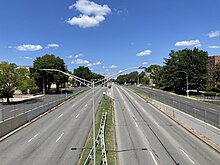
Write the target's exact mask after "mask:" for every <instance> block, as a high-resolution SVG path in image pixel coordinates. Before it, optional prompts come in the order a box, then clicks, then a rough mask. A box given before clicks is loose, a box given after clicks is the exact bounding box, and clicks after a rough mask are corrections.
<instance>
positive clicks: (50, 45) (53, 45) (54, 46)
mask: <svg viewBox="0 0 220 165" xmlns="http://www.w3.org/2000/svg"><path fill="white" fill-rule="evenodd" d="M58 47H60V45H58V44H48V45H47V47H46V48H55V49H56V48H58Z"/></svg>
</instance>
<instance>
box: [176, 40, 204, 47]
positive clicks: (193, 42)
mask: <svg viewBox="0 0 220 165" xmlns="http://www.w3.org/2000/svg"><path fill="white" fill-rule="evenodd" d="M175 46H196V47H200V46H201V43H200V41H199V40H190V41H179V42H176V44H175Z"/></svg>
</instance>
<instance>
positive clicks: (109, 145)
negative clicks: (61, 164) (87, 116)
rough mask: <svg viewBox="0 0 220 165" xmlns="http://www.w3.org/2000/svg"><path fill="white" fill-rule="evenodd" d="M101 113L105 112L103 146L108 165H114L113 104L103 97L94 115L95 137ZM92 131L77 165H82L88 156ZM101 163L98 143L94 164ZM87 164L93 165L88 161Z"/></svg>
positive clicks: (91, 143)
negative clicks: (104, 145)
mask: <svg viewBox="0 0 220 165" xmlns="http://www.w3.org/2000/svg"><path fill="white" fill-rule="evenodd" d="M103 112H107V120H106V127H105V144H106V150H107V160H108V164H109V165H115V164H116V153H115V152H114V151H115V149H116V142H115V124H114V110H113V103H112V100H111V98H109V97H107V96H104V97H103V99H102V101H101V104H100V106H99V110H98V112H97V114H96V136H97V134H98V131H99V125H100V121H101V117H102V114H103ZM92 135H93V134H92V129H91V130H90V133H89V136H88V138H87V141H86V144H85V146H84V148H85V149H84V150H83V151H82V153H81V157H80V160H79V162H78V164H79V165H83V164H84V162H85V160H86V158H87V156H88V155H89V152H90V148H92V146H93V136H92ZM101 162H102V152H101V146H100V143H99V144H98V145H97V148H96V164H101ZM89 164H91V165H92V164H93V162H92V161H90V163H89Z"/></svg>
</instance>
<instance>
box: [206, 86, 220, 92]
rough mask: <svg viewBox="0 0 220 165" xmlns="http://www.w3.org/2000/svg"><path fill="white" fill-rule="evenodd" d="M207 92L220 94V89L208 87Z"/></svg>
mask: <svg viewBox="0 0 220 165" xmlns="http://www.w3.org/2000/svg"><path fill="white" fill-rule="evenodd" d="M206 91H209V92H217V93H220V88H217V87H207V88H206Z"/></svg>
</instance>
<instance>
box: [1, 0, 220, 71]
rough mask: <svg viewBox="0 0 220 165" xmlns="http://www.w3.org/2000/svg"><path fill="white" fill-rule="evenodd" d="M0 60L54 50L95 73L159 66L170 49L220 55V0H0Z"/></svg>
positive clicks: (28, 59) (19, 60)
mask: <svg viewBox="0 0 220 165" xmlns="http://www.w3.org/2000/svg"><path fill="white" fill-rule="evenodd" d="M0 2H1V5H0V61H8V62H13V63H16V64H17V65H19V66H29V65H32V63H33V61H34V60H35V58H36V57H39V56H43V55H45V54H54V55H56V56H60V57H61V58H62V59H64V61H65V63H66V65H67V66H68V69H69V70H70V71H73V69H74V68H77V67H78V66H81V65H84V66H88V67H90V69H91V70H92V71H93V72H96V73H102V74H107V73H115V72H117V71H119V70H123V69H126V68H129V67H133V66H141V65H142V66H146V67H147V66H149V65H151V64H159V65H162V64H163V62H164V60H163V58H167V57H168V55H169V52H170V50H181V49H184V48H190V49H192V48H194V47H198V48H199V49H202V50H205V51H208V53H209V55H220V10H219V8H220V1H219V0H211V1H210V0H166V1H165V0H132V1H129V0H78V1H74V0H62V1H61V0H60V1H54V0H34V1H30V0H19V1H15V0H14V1H12V0H0Z"/></svg>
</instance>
